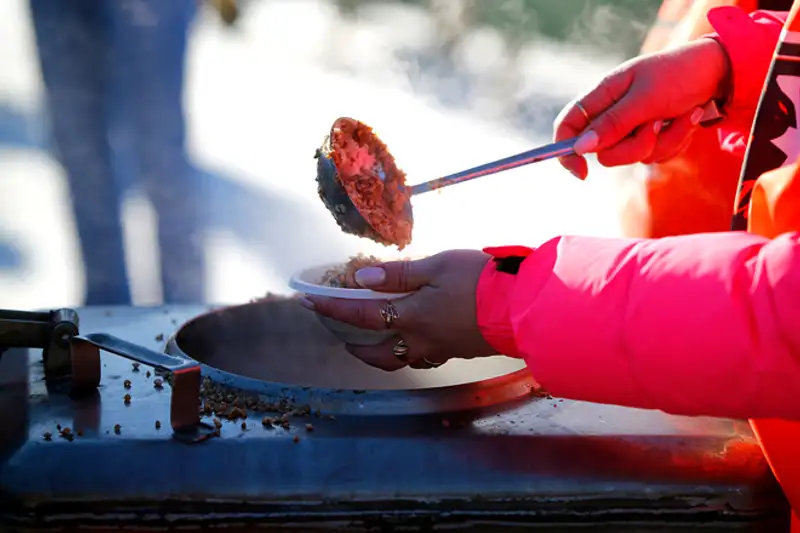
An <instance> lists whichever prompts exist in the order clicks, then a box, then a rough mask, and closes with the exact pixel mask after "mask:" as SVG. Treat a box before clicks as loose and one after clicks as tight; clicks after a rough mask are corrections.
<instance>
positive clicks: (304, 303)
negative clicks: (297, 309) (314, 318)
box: [298, 297, 316, 311]
mask: <svg viewBox="0 0 800 533" xmlns="http://www.w3.org/2000/svg"><path fill="white" fill-rule="evenodd" d="M298 301H299V302H300V305H302V306H303V307H305V308H306V309H308V310H310V311H313V310H314V308H315V307H316V306H315V305H314V302H312V301H311V300H309V299H308V298H305V297H303V298H300V299H299V300H298Z"/></svg>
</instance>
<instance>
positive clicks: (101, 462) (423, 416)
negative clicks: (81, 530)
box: [0, 303, 788, 532]
mask: <svg viewBox="0 0 800 533" xmlns="http://www.w3.org/2000/svg"><path fill="white" fill-rule="evenodd" d="M291 305H295V304H294V303H292V304H291ZM241 309H243V311H241V313H244V314H238V315H237V314H236V313H240V311H233V313H234V315H229V314H225V313H222V314H213V315H211V316H212V318H210V319H209V318H207V317H208V315H206V318H202V319H199V320H198V321H194V322H191V323H190V324H189V325H188V326H186V327H185V328H183V330H182V333H181V334H179V335H178V336H177V338H176V339H172V341H173V342H172V345H171V348H170V351H172V352H176V351H178V352H180V351H181V350H180V349H179V348H183V349H184V350H185V351H186V352H187V353H189V355H193V354H194V355H193V357H195V358H197V359H198V360H199V361H200V362H201V363H204V366H203V374H204V375H205V376H206V379H207V380H209V379H211V380H213V383H214V384H215V385H216V384H222V385H225V386H226V387H233V389H232V390H233V391H234V392H233V393H231V390H222V391H219V390H215V391H213V398H212V397H211V396H209V397H206V403H207V404H209V403H211V405H210V407H208V408H207V410H209V411H210V412H211V414H210V416H205V417H204V420H205V421H206V422H208V423H209V427H210V428H211V430H212V432H213V431H215V430H216V427H215V426H216V425H219V426H220V427H219V431H218V434H216V435H212V438H208V439H206V440H203V441H201V442H196V443H191V444H189V443H186V442H182V441H179V440H177V439H176V438H174V436H173V432H172V430H171V429H170V416H171V407H170V398H171V392H172V391H171V387H170V385H169V382H168V381H169V380H165V379H164V378H163V376H159V375H157V374H156V373H154V372H153V371H152V370H151V369H149V368H148V367H146V366H144V365H141V366H139V367H138V369H135V368H134V365H132V364H131V362H130V361H128V360H126V359H123V358H121V357H118V356H115V355H112V354H110V353H106V352H103V353H102V355H101V368H102V377H101V380H100V386H99V388H98V389H97V392H96V393H95V394H93V395H89V396H88V397H82V398H78V399H73V398H71V397H70V396H69V395H68V394H67V393H65V392H63V391H60V390H59V389H58V388H57V387H49V388H48V387H46V386H45V383H44V381H43V364H42V355H41V351H39V350H30V351H29V352H23V353H20V352H19V351H17V350H11V351H8V352H6V353H5V354H4V355H3V356H2V358H0V385H2V390H0V407H2V410H3V413H4V416H6V415H7V414H8V416H9V418H8V419H7V424H6V428H5V430H3V431H2V432H1V433H2V434H3V437H4V438H3V439H2V440H0V444H2V443H5V444H2V445H3V446H4V447H5V450H6V453H5V456H2V457H0V503H1V504H2V506H3V515H4V519H5V520H6V521H7V525H8V526H12V525H13V526H18V527H25V528H40V527H71V528H73V530H74V528H76V527H77V526H93V527H101V528H102V527H118V526H120V525H125V526H127V527H163V528H171V527H189V526H192V527H206V526H208V527H210V526H219V525H226V526H229V527H233V526H236V525H240V526H242V527H245V526H248V525H252V524H259V525H264V524H269V525H271V526H273V527H277V526H292V527H295V528H300V529H305V528H309V529H310V528H320V527H325V528H335V529H376V528H381V529H393V528H411V529H431V528H435V527H457V526H461V527H467V526H469V527H472V528H474V529H480V530H484V529H485V530H498V529H503V528H507V529H515V528H525V529H539V528H540V529H542V530H547V531H551V530H559V531H560V530H562V529H564V530H567V529H569V530H575V529H582V528H588V529H591V530H592V531H637V532H650V531H659V532H661V531H672V530H675V531H678V530H681V531H683V530H685V529H687V528H690V527H691V528H696V529H701V530H704V531H766V530H769V531H783V530H786V531H788V527H787V526H786V518H787V517H788V511H787V507H786V503H785V501H784V500H783V498H782V496H781V494H780V491H779V490H778V488H777V486H776V484H775V482H774V480H773V478H772V477H771V475H770V473H769V469H768V467H767V465H766V463H765V461H764V459H763V457H762V455H761V453H760V451H759V448H758V446H757V444H756V442H755V440H754V438H753V436H752V434H751V433H750V431H749V429H748V426H747V424H746V423H743V422H736V421H730V420H718V419H708V418H696V419H693V418H683V417H673V416H668V415H666V414H663V413H658V412H649V411H640V410H633V409H624V408H617V407H611V406H603V405H595V404H588V403H581V402H572V401H565V400H560V399H554V398H549V397H546V396H540V395H538V394H536V393H535V391H531V386H530V383H532V381H531V380H530V378H529V377H527V375H526V374H525V373H524V372H517V371H516V370H517V368H518V366H514V365H516V362H513V361H512V362H510V361H508V360H505V361H504V360H500V359H498V360H496V361H494V362H490V364H489V366H488V367H486V366H484V367H481V368H478V367H475V368H477V372H478V374H480V375H485V376H486V377H488V378H491V379H488V380H486V381H484V382H482V383H467V384H463V383H462V382H463V381H464V380H467V381H469V378H468V374H469V373H468V372H467V373H466V374H464V373H463V372H465V370H464V369H465V368H467V367H461V368H459V367H458V365H451V364H450V363H448V365H445V366H443V367H441V368H440V369H438V370H436V371H435V372H440V373H441V374H440V376H439V377H427V378H425V379H426V380H427V381H424V382H420V381H418V376H417V377H415V376H414V375H403V374H402V373H400V374H397V375H395V376H394V377H392V378H389V377H387V374H384V373H381V372H380V371H373V370H369V371H366V370H364V368H362V367H360V366H356V365H360V364H359V363H358V362H357V361H355V360H352V359H349V358H348V359H346V362H345V356H346V357H349V356H347V354H346V353H345V352H343V351H342V350H341V348H340V347H338V345H337V344H336V341H335V340H333V339H332V337H330V336H329V334H328V333H327V331H325V330H324V329H322V327H321V326H320V325H319V324H317V323H316V321H314V320H311V319H308V318H307V317H310V316H311V315H310V314H309V313H307V312H303V313H305V314H296V315H295V314H293V313H295V311H294V310H288V311H281V313H283V314H282V315H281V316H282V317H283V320H285V324H288V325H281V324H279V323H276V324H273V326H271V327H267V326H265V327H264V328H261V329H260V330H258V328H253V327H251V325H248V324H247V320H251V321H253V320H255V321H257V320H260V315H259V314H258V313H260V312H262V311H257V312H255V314H253V313H254V312H253V311H252V309H253V308H252V307H251V308H248V307H247V306H245V307H243V308H241ZM207 312H208V309H207V308H204V307H199V306H197V307H192V306H187V307H165V308H111V309H106V308H103V309H100V308H86V309H80V310H78V313H79V315H80V329H81V334H84V335H85V334H86V333H91V332H105V333H110V334H112V335H115V336H117V337H120V338H122V339H125V340H128V341H130V342H133V343H136V344H138V345H141V346H144V347H146V348H150V349H152V350H157V351H161V350H163V349H164V348H165V346H166V345H167V344H168V343H169V342H170V337H171V334H172V333H173V332H175V331H176V330H178V328H179V326H180V325H181V324H183V323H185V322H187V321H189V320H190V319H192V318H193V317H196V316H198V315H203V314H204V313H207ZM231 316H233V318H234V319H236V320H237V321H238V322H239V323H240V322H244V323H245V325H246V326H247V327H245V328H244V329H241V330H239V331H237V330H234V331H229V332H228V334H227V338H225V337H226V335H224V334H221V333H219V331H216V330H215V329H214V327H216V326H220V325H222V327H225V324H230V323H231V320H229V319H230V318H231ZM243 317H244V318H243ZM248 317H249V318H248ZM302 317H306V318H305V319H304V318H302ZM304 320H305V322H304ZM309 320H310V321H309ZM270 323H272V322H270ZM212 326H213V327H212ZM292 328H300V329H298V330H297V331H298V333H297V334H296V335H294V336H292V335H290V334H289V333H287V331H289V330H291V329H292ZM304 328H305V329H304ZM253 330H257V331H258V333H257V335H260V336H261V337H260V338H261V339H262V341H264V342H258V339H250V338H246V337H248V335H252V333H247V332H252V331H253ZM187 332H188V333H187ZM203 332H206V333H203ZM208 332H214V333H208ZM184 334H186V335H187V338H186V339H183V340H182V337H181V335H184ZM220 339H223V340H220ZM315 339H316V340H315ZM176 341H177V342H176ZM298 342H304V343H312V344H313V343H314V342H316V343H317V344H319V345H320V346H322V348H319V347H318V349H317V352H318V353H319V354H322V355H320V357H322V356H324V357H328V355H326V354H329V352H330V354H332V355H330V357H334V358H337V357H342V359H341V366H339V364H338V363H337V364H336V365H328V366H324V367H319V365H318V363H319V361H321V360H322V359H318V360H317V363H313V361H311V360H309V361H306V360H304V359H302V357H300V356H299V355H298V351H297V346H299V345H298V344H297V343H298ZM275 343H277V344H275ZM178 345H180V346H178ZM176 346H178V348H176ZM227 346H235V348H230V349H229V348H226V347H227ZM275 346H278V347H279V349H275ZM270 347H271V348H270ZM336 350H339V352H336ZM307 351H308V350H302V352H303V353H306V352H307ZM311 352H314V350H311V351H310V352H309V353H311ZM314 353H316V352H314ZM337 353H339V355H337ZM226 354H228V355H226ZM341 354H344V355H341ZM228 357H230V359H228ZM298 357H300V359H297V358H298ZM281 358H283V359H281ZM26 360H27V361H28V387H27V391H25V390H24V388H23V387H19V386H17V387H14V386H13V385H14V382H13V379H11V378H10V377H9V376H12V375H17V376H18V375H19V373H18V372H16V373H15V371H14V368H13V367H14V365H16V367H17V370H18V369H19V367H20V366H21V365H20V363H19V362H20V361H26ZM282 360H285V361H288V363H287V364H286V365H281V364H278V363H276V361H282ZM326 360H327V359H326ZM292 361H294V362H293V363H292ZM244 362H247V364H245V363H244ZM312 363H313V364H312ZM315 364H316V365H317V366H314V365H315ZM481 364H484V365H485V363H481ZM209 365H213V366H209ZM270 365H272V366H270ZM284 367H287V368H284ZM448 367H450V368H451V369H450V370H448ZM298 368H299V369H303V368H305V369H306V370H307V371H308V373H307V375H308V376H312V377H309V378H308V379H309V380H310V381H309V383H299V386H298V385H293V386H288V387H287V386H285V385H281V384H276V383H265V382H264V381H263V380H264V379H265V378H269V377H270V376H272V377H273V378H272V379H275V378H274V376H279V377H282V378H287V376H289V374H291V373H292V372H295V373H297V372H300V371H299V370H297V369H298ZM313 368H316V369H317V370H316V371H313V370H309V369H313ZM282 369H283V370H282ZM467 370H469V369H468V368H467ZM473 370H474V369H473ZM280 372H284V373H285V375H283V376H280ZM371 372H375V373H374V374H370V373H371ZM422 372H424V371H422ZM237 374H246V375H237ZM337 374H338V377H337ZM4 375H5V376H6V377H5V378H3V376H4ZM305 375H306V374H303V373H302V372H300V373H299V374H296V375H294V376H293V378H296V379H297V380H298V381H302V380H303V379H305V378H304V377H303V376H305ZM370 376H372V377H370ZM429 376H430V375H429ZM465 376H467V377H465ZM156 380H161V383H162V385H161V387H159V386H158V385H156V383H157V381H156ZM315 380H316V381H315ZM359 380H362V381H359ZM364 380H366V382H367V385H369V383H370V380H374V382H372V383H374V386H365V387H363V388H361V385H359V384H360V383H362V382H363V381H364ZM415 380H417V381H415ZM460 383H462V384H460ZM206 386H209V382H208V381H207V382H206ZM236 387H239V388H243V389H245V390H246V391H247V394H248V395H246V398H244V399H242V400H241V401H242V403H241V407H242V409H241V413H238V414H236V416H233V417H232V418H235V420H228V419H227V418H226V417H225V412H226V410H227V412H228V413H230V411H231V409H233V408H234V407H236V406H237V405H239V404H238V402H239V400H238V399H237V398H234V396H236V394H235V389H236ZM405 388H413V389H418V390H412V391H404V390H402V389H405ZM369 389H379V390H369ZM398 389H399V390H398ZM281 391H283V392H281ZM287 391H289V394H288V395H287V394H286V392H287ZM20 394H22V395H23V400H24V399H25V397H27V421H26V422H25V424H23V425H20V424H17V423H16V422H15V419H17V420H18V419H19V416H16V417H15V414H19V413H20V412H24V410H25V409H24V401H23V407H22V408H21V407H20V404H19V403H13V402H15V401H18V399H19V397H20ZM274 394H283V395H284V396H286V397H288V398H289V400H290V401H289V403H290V404H292V405H289V406H288V408H287V406H286V405H283V406H280V407H278V406H272V407H274V408H275V409H277V410H279V411H281V410H282V411H283V412H285V411H291V413H290V414H291V416H288V417H284V416H283V415H282V413H281V412H278V413H268V412H265V409H266V410H269V409H271V408H272V407H270V406H271V405H272V404H270V403H269V402H266V404H265V405H261V403H264V398H265V397H269V396H271V395H274ZM126 395H128V396H126ZM15 398H16V399H15ZM209 398H211V399H213V402H216V404H214V403H213V402H211V400H210V399H209ZM470 398H471V399H472V401H469V399H470ZM220 403H225V404H227V405H226V406H225V407H224V408H221V407H220V406H219V404H220ZM257 404H258V405H257ZM259 405H260V407H259ZM298 405H300V406H302V408H298V407H297V406H298ZM265 406H266V407H265ZM215 410H216V411H219V412H218V413H217V414H214V411H215ZM203 414H205V413H203ZM241 416H246V418H245V419H242V418H241ZM265 418H266V419H265ZM215 419H217V420H219V423H218V424H214V422H215ZM23 422H24V421H23ZM65 428H69V432H66V430H65ZM15 436H16V437H19V438H18V439H16V440H15ZM9 442H11V443H12V444H8V443H9Z"/></svg>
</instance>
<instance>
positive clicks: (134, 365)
mask: <svg viewBox="0 0 800 533" xmlns="http://www.w3.org/2000/svg"><path fill="white" fill-rule="evenodd" d="M133 371H134V372H138V371H139V363H133Z"/></svg>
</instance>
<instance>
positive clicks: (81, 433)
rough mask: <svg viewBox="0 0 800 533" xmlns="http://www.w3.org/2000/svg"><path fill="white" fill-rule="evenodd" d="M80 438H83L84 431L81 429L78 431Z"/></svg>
mask: <svg viewBox="0 0 800 533" xmlns="http://www.w3.org/2000/svg"><path fill="white" fill-rule="evenodd" d="M78 436H79V437H83V430H82V429H79V430H78Z"/></svg>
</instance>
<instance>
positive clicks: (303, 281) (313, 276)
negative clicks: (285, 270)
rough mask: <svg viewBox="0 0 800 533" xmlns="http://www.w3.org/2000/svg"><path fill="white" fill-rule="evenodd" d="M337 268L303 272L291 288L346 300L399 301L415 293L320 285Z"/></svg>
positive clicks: (334, 266) (309, 269)
mask: <svg viewBox="0 0 800 533" xmlns="http://www.w3.org/2000/svg"><path fill="white" fill-rule="evenodd" d="M337 266H339V265H338V264H332V265H322V266H317V267H313V268H307V269H305V270H301V271H300V272H298V273H297V274H295V275H294V276H292V279H290V280H289V287H291V288H292V289H294V290H296V291H297V292H302V293H303V294H313V295H315V296H327V297H329V298H342V299H346V300H399V299H400V298H405V297H406V296H409V295H411V294H414V293H413V292H377V291H371V290H369V289H340V288H339V287H329V286H327V285H320V280H322V277H323V276H324V275H325V272H327V271H328V270H330V269H332V268H336V267H337Z"/></svg>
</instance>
